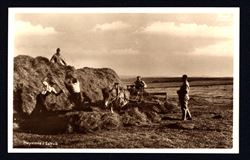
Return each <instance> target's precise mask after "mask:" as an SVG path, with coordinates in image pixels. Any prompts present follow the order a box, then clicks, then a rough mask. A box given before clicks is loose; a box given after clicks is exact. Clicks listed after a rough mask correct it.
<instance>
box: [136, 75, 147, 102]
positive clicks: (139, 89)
mask: <svg viewBox="0 0 250 160" xmlns="http://www.w3.org/2000/svg"><path fill="white" fill-rule="evenodd" d="M134 84H135V89H136V97H139V102H141V101H142V100H143V94H144V89H145V88H147V84H146V83H145V82H144V81H143V80H142V79H141V76H137V79H136V81H135V82H134Z"/></svg>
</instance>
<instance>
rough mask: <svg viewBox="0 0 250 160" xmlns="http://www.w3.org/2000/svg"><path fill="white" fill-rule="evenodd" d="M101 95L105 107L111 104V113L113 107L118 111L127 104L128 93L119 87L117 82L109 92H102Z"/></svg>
mask: <svg viewBox="0 0 250 160" xmlns="http://www.w3.org/2000/svg"><path fill="white" fill-rule="evenodd" d="M103 94H104V95H103V97H104V105H105V107H108V106H109V105H110V104H111V105H110V110H111V113H114V111H113V107H116V108H119V109H120V108H122V107H124V106H125V105H126V104H127V103H128V102H129V92H128V91H126V90H124V89H123V88H122V87H120V86H119V83H118V82H116V83H114V85H113V87H112V88H111V89H110V90H108V91H107V90H105V91H103Z"/></svg>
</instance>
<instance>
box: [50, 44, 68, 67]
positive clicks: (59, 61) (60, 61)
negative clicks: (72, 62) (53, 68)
mask: <svg viewBox="0 0 250 160" xmlns="http://www.w3.org/2000/svg"><path fill="white" fill-rule="evenodd" d="M50 62H52V63H56V64H59V65H63V66H67V63H66V62H65V61H64V60H63V58H62V56H61V54H60V48H57V49H56V53H55V54H54V55H53V56H52V58H51V59H50Z"/></svg>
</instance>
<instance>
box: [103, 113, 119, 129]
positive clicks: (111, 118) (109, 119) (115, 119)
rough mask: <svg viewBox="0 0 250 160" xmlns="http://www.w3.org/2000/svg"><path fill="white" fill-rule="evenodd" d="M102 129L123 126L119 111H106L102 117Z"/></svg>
mask: <svg viewBox="0 0 250 160" xmlns="http://www.w3.org/2000/svg"><path fill="white" fill-rule="evenodd" d="M101 121H102V129H107V130H112V129H117V128H119V127H121V126H122V122H121V120H120V116H119V114H117V113H106V114H104V115H103V116H102V118H101Z"/></svg>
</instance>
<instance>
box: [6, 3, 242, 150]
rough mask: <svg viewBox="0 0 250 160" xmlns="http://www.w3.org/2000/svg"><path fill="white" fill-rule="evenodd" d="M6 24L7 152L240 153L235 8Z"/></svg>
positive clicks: (34, 16) (25, 18)
mask: <svg viewBox="0 0 250 160" xmlns="http://www.w3.org/2000/svg"><path fill="white" fill-rule="evenodd" d="M8 20H9V28H8V29H9V31H8V52H9V53H8V73H9V74H8V90H9V93H8V152H11V153H18V152H20V153H29V152H30V153H32V152H44V153H45V152H51V153H54V152H55V153H60V152H62V153H187V152H188V153H239V8H237V7H234V8H233V7H231V8H229V7H227V8H226V7H225V8H202V7H197V8H189V7H186V8H185V7H183V8H171V7H158V8H153V7H149V8H135V7H134V8H22V7H20V8H14V7H12V8H9V17H8Z"/></svg>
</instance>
